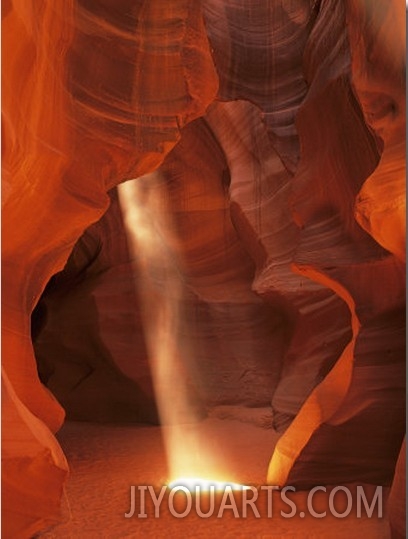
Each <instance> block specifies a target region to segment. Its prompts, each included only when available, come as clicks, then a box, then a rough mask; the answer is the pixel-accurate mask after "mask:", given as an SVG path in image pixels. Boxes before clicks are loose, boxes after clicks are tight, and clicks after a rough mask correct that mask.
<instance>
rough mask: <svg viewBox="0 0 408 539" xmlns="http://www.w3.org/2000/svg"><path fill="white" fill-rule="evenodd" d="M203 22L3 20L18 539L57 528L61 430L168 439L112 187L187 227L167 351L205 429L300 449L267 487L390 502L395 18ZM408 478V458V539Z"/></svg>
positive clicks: (398, 246)
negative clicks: (135, 192)
mask: <svg viewBox="0 0 408 539" xmlns="http://www.w3.org/2000/svg"><path fill="white" fill-rule="evenodd" d="M201 4H202V5H200V3H199V2H195V1H193V0H191V1H190V0H175V1H173V2H171V3H169V2H167V1H165V0H159V1H157V2H148V1H143V0H138V1H135V0H121V1H120V2H118V1H115V2H113V1H110V0H103V1H101V2H91V1H88V0H67V1H64V2H58V1H56V0H40V1H34V0H33V1H32V2H27V1H24V2H23V1H21V0H13V1H9V2H4V5H3V21H4V22H3V40H4V41H3V50H7V53H6V54H5V55H4V59H3V67H4V76H3V132H4V149H3V226H4V234H3V401H4V402H3V430H2V437H3V495H4V504H3V507H4V512H5V514H4V518H3V533H4V535H5V537H19V538H21V537H30V536H32V535H33V534H35V533H36V532H38V531H40V530H42V529H43V528H45V527H46V526H48V525H50V524H52V523H54V522H55V521H56V520H57V519H58V511H59V502H60V497H61V493H62V486H63V483H64V481H65V478H66V475H67V469H68V467H67V463H66V461H65V458H64V456H63V454H62V452H61V450H60V448H59V446H58V443H57V442H56V440H55V438H54V433H55V432H56V431H57V430H58V429H59V427H60V426H61V424H62V422H63V419H64V413H65V412H66V414H67V416H68V417H70V418H73V419H80V420H91V421H100V422H103V421H116V422H120V421H145V422H158V421H159V418H158V417H157V411H156V404H155V396H154V394H153V390H152V380H151V373H150V368H149V362H148V357H147V352H146V344H145V341H146V339H145V329H146V328H144V327H143V320H145V319H146V312H143V308H142V307H141V305H142V302H141V301H140V298H139V297H138V293H137V284H138V283H139V284H140V276H139V275H138V272H137V269H136V268H137V264H138V263H140V260H143V252H138V251H136V252H134V251H132V250H131V249H130V248H129V245H128V239H127V236H126V231H125V228H124V218H126V215H124V212H123V208H121V207H120V204H119V202H118V197H117V192H116V188H115V186H116V185H117V184H119V183H121V182H124V181H128V180H131V181H132V182H133V184H137V185H145V186H148V189H149V190H150V192H153V193H154V196H155V197H156V199H157V204H158V207H159V210H160V211H161V212H162V214H163V215H165V216H166V218H167V222H168V223H169V225H168V226H167V228H166V229H165V230H164V231H163V236H162V238H161V239H162V242H163V244H164V245H166V248H167V249H168V250H169V253H170V254H171V256H172V257H173V258H172V260H173V264H174V265H175V267H176V270H177V274H178V280H179V283H181V286H182V294H180V296H179V298H178V302H179V303H178V305H177V309H178V312H180V313H181V320H182V323H181V324H180V325H179V329H178V330H177V334H176V335H174V336H172V337H173V339H174V340H175V341H176V342H177V343H178V345H179V348H180V350H187V351H188V353H186V354H184V356H183V357H182V360H183V362H184V368H185V373H186V379H187V382H188V391H189V392H190V393H191V395H192V401H193V405H194V406H196V407H197V409H198V410H199V411H200V413H201V414H203V415H205V414H206V413H207V412H209V413H210V415H216V413H221V412H220V410H222V413H227V412H226V410H230V409H233V410H235V412H234V413H238V415H239V414H241V415H242V417H245V418H246V417H249V416H251V417H261V415H262V417H266V418H267V419H266V420H263V424H264V425H265V426H269V427H271V426H273V427H274V428H275V429H276V430H277V431H279V432H281V433H282V436H281V438H280V439H279V441H278V444H277V446H276V449H275V450H274V452H273V455H271V457H272V458H271V462H270V466H269V470H268V471H267V470H265V477H266V476H267V480H268V481H269V482H270V483H272V484H279V485H283V484H290V485H297V486H300V487H304V488H308V487H310V486H312V485H316V484H321V485H323V484H345V483H346V482H359V481H360V482H367V483H373V484H390V483H391V481H392V478H393V475H394V469H395V466H396V462H397V458H398V454H399V452H400V448H401V443H402V439H403V437H404V432H405V401H404V395H405V376H404V375H405V332H404V328H405V312H404V305H405V265H404V260H405V221H404V215H405V199H404V195H405V184H404V174H403V173H404V170H405V156H404V151H403V149H402V148H403V143H404V142H405V101H404V94H405V86H404V84H405V83H404V80H405V79H404V77H403V75H404V68H405V66H404V64H405V60H404V56H403V54H402V44H403V42H404V41H405V39H404V37H405V36H404V28H403V27H402V26H401V24H400V20H401V17H402V16H403V14H402V8H401V5H400V3H398V2H397V1H395V2H394V1H392V2H388V1H386V0H381V1H378V2H376V3H373V2H369V1H365V0H349V1H347V2H338V1H337V0H321V1H312V0H295V1H293V2H285V1H283V0H279V1H267V2H253V1H252V0H223V1H217V2H216V1H214V0H203V2H202V3H201ZM218 81H219V87H218ZM217 92H218V93H217ZM152 172H154V174H152ZM138 182H139V183H138ZM129 192H131V190H129ZM153 269H154V272H152V275H151V280H152V282H154V283H155V284H156V285H157V286H158V287H161V290H163V289H164V288H163V287H165V286H166V283H165V282H164V281H163V275H164V273H163V272H161V271H160V268H159V267H158V268H153ZM164 290H165V289H164ZM34 309H35V310H34ZM34 350H35V356H36V357H34ZM244 407H251V408H253V409H257V410H259V411H260V412H259V413H258V414H257V412H252V411H251V413H248V412H247V411H245V410H244ZM216 410H218V412H216ZM240 410H241V412H240ZM265 410H266V412H265ZM265 413H266V415H264V414H265ZM401 454H402V453H401ZM402 470H403V458H402V456H401V457H400V458H399V460H398V465H397V473H396V476H395V480H394V482H393V486H392V490H391V498H390V518H391V520H392V522H391V524H392V528H393V529H394V530H395V532H396V533H399V534H401V533H403V518H402V516H403V515H402V511H401V507H400V504H399V502H398V500H399V493H400V492H401V485H402V481H401V476H402V473H403V472H402ZM22 507H24V508H25V509H24V510H23V511H22V509H21V508H22Z"/></svg>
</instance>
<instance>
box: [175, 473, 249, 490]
mask: <svg viewBox="0 0 408 539" xmlns="http://www.w3.org/2000/svg"><path fill="white" fill-rule="evenodd" d="M176 487H185V488H187V490H189V491H190V492H197V491H198V492H210V491H214V492H224V491H225V490H226V489H227V487H229V489H230V490H250V487H247V486H246V485H240V484H239V483H231V482H230V481H214V479H204V478H201V477H179V478H177V479H175V480H173V481H171V482H170V483H169V484H168V488H169V489H174V488H176Z"/></svg>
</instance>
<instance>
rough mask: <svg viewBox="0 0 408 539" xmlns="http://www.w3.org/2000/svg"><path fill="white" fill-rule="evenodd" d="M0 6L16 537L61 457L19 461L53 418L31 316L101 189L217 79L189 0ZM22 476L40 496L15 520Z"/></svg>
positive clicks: (10, 492)
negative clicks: (35, 352) (14, 414)
mask: <svg viewBox="0 0 408 539" xmlns="http://www.w3.org/2000/svg"><path fill="white" fill-rule="evenodd" d="M3 15H4V19H3V36H2V38H3V50H7V51H8V52H7V54H6V55H5V56H4V63H3V70H4V78H3V117H4V139H5V146H4V154H3V165H4V172H3V186H4V190H3V226H4V230H5V231H6V232H5V234H4V235H3V272H2V275H3V340H2V343H3V368H4V371H5V373H6V374H7V378H8V380H9V381H10V391H11V390H12V391H13V395H14V397H13V399H12V402H13V403H14V406H15V407H17V408H18V410H20V420H19V423H17V422H16V426H17V425H18V424H19V425H21V428H20V430H19V431H18V432H19V436H18V442H15V439H16V431H15V430H14V429H13V430H11V429H9V430H4V431H3V451H4V465H3V480H4V488H3V495H4V497H5V499H6V500H8V502H7V503H8V504H9V505H7V506H6V509H7V518H5V519H4V530H3V531H4V533H5V536H7V537H17V536H18V537H23V536H28V535H29V531H28V530H31V531H32V530H33V529H39V528H41V527H42V526H43V525H44V524H45V523H48V522H49V521H51V519H53V518H55V513H56V503H55V501H56V494H55V491H56V489H59V490H60V489H61V483H62V477H61V473H60V472H58V473H53V472H52V471H50V472H49V473H45V472H41V470H44V467H45V466H49V464H48V463H49V462H50V461H51V462H52V463H53V466H55V467H56V466H62V465H61V463H60V462H59V461H58V462H57V457H56V456H55V452H56V448H55V446H56V442H55V440H54V438H53V437H52V434H51V432H49V434H48V435H47V437H46V438H45V437H44V439H43V442H42V443H41V444H38V443H37V442H36V443H37V446H35V445H34V447H36V448H37V451H36V453H35V455H36V460H35V462H36V465H35V466H30V463H29V462H28V461H27V454H26V451H28V448H29V446H30V444H31V445H32V444H34V440H35V439H36V435H37V431H38V428H39V427H37V425H38V421H40V424H41V425H47V426H48V427H49V428H50V429H51V431H54V432H55V431H56V430H57V429H58V428H59V426H60V425H61V423H62V421H63V417H64V412H63V409H62V408H61V406H60V405H59V404H58V403H57V402H56V400H55V399H54V398H53V397H52V395H51V393H50V392H49V391H47V390H46V389H45V387H44V386H43V385H42V384H41V383H40V381H39V378H38V375H37V369H36V363H35V359H34V355H33V349H32V344H31V339H30V315H31V312H32V310H33V308H34V306H35V305H36V303H37V301H38V299H39V297H40V294H41V293H42V291H43V289H44V287H45V285H46V284H47V282H48V280H49V279H50V277H51V276H52V275H53V274H54V273H56V272H57V271H58V270H60V269H62V268H63V266H64V264H65V262H66V260H67V258H68V255H69V254H70V252H71V250H72V248H73V246H74V244H75V242H76V240H77V239H78V238H79V236H80V235H81V234H82V232H83V231H84V229H85V228H86V227H87V226H88V225H89V224H90V223H92V222H95V221H97V220H98V219H99V218H100V217H101V216H102V215H103V213H104V212H105V211H106V209H107V207H108V205H109V198H108V196H107V195H106V190H107V189H109V188H111V187H112V186H114V185H115V184H117V183H118V182H120V181H123V180H124V179H126V178H131V177H137V176H140V175H142V174H144V173H145V172H148V171H150V170H153V169H154V168H156V167H157V166H159V165H160V163H161V162H162V160H163V158H164V156H165V154H166V153H167V152H168V151H169V150H170V149H171V148H172V146H174V144H175V143H176V141H177V139H178V138H179V130H180V129H181V128H182V127H183V125H184V124H185V123H186V122H188V121H190V120H192V119H193V118H195V117H197V116H199V115H200V114H202V113H203V112H204V110H205V108H206V106H207V105H208V104H209V103H210V102H211V101H212V99H213V98H214V96H215V92H216V89H217V77H216V74H215V70H214V66H213V63H212V60H211V56H210V50H209V45H208V41H207V36H206V34H205V31H204V25H203V20H202V16H201V12H200V8H199V5H198V4H197V3H196V2H193V1H191V2H176V3H173V4H172V5H171V6H170V5H169V4H168V2H166V1H163V2H155V3H150V2H143V1H140V2H135V1H134V0H131V1H122V2H120V3H118V2H109V1H106V2H98V3H97V4H95V3H94V2H87V1H73V0H68V1H67V2H62V3H61V2H58V1H57V2H56V1H55V0H40V1H38V2H37V1H35V2H26V1H19V0H15V1H13V2H9V3H7V4H5V6H4V10H3ZM7 387H8V386H7ZM6 391H7V388H6ZM6 391H5V392H6ZM10 398H11V396H10ZM22 407H24V409H26V408H27V409H28V410H29V412H30V413H29V414H24V415H22V414H23V412H22V409H23V408H22ZM6 410H7V409H5V413H4V417H5V421H7V419H6V418H7V415H6V414H7V411H6ZM34 416H35V418H37V419H33V417H34ZM44 428H45V427H44ZM16 443H17V445H18V449H17V448H15V444H16ZM8 448H9V449H8ZM64 469H65V470H66V466H65V468H64ZM34 478H35V479H34ZM34 480H35V483H36V489H37V491H41V492H43V497H44V501H43V503H40V502H39V503H38V504H35V503H33V504H30V511H29V512H27V514H23V515H21V507H22V506H27V505H28V500H29V499H30V497H31V496H32V484H33V482H34ZM49 482H51V484H52V487H53V488H49V487H48V486H47V484H48V483H49Z"/></svg>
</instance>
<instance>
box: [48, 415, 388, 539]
mask: <svg viewBox="0 0 408 539" xmlns="http://www.w3.org/2000/svg"><path fill="white" fill-rule="evenodd" d="M200 428H201V429H202V433H204V437H205V438H207V439H208V440H209V443H210V444H212V446H213V447H214V448H217V447H218V451H222V453H223V455H224V457H225V459H226V460H225V462H227V463H228V464H227V466H228V468H229V470H228V473H229V474H231V480H234V481H240V482H242V483H244V484H252V485H262V484H264V483H265V475H266V469H267V465H268V462H269V458H270V455H271V452H272V449H273V447H274V444H275V443H276V435H275V433H274V432H273V431H272V430H268V429H261V428H259V427H255V426H253V425H249V424H245V423H240V422H238V421H231V420H220V419H208V420H206V421H205V422H203V423H202V425H201V427H200ZM162 434H163V430H162V429H160V428H159V427H146V426H135V425H132V426H130V425H126V426H113V425H106V426H105V425H93V424H85V423H67V424H66V425H65V426H64V427H63V429H62V430H61V432H60V433H59V435H58V438H59V440H60V443H61V445H62V447H63V449H64V451H65V453H66V455H67V457H68V460H69V463H70V467H71V476H70V479H69V481H68V484H67V487H66V500H65V504H64V507H63V522H62V523H61V524H60V525H59V526H57V527H54V528H53V529H52V530H49V531H48V532H47V533H43V534H42V535H41V538H63V539H70V538H72V539H73V538H80V539H101V538H102V539H127V538H128V539H130V538H136V537H151V538H161V537H163V538H164V537H169V538H185V537H194V538H196V537H197V538H211V539H217V538H222V539H224V538H275V539H276V538H280V537H283V538H288V539H289V538H290V539H304V538H308V539H340V538H345V539H357V538H358V539H360V538H364V539H389V537H390V535H389V530H388V522H387V520H386V518H381V519H378V518H371V519H370V518H367V517H363V518H359V519H357V518H356V516H355V511H354V510H353V511H352V512H351V513H350V515H348V516H347V517H346V518H343V519H339V518H335V517H334V516H332V515H329V514H328V516H326V517H324V518H321V519H317V518H314V517H313V516H311V515H310V514H306V516H303V518H302V517H301V516H300V515H299V512H300V510H301V509H302V508H306V502H305V500H306V494H307V493H304V492H303V493H302V492H296V493H293V494H292V493H291V494H290V496H289V497H290V498H291V499H292V500H293V501H294V502H296V504H297V506H298V508H299V510H298V512H297V515H296V516H295V517H293V518H283V517H282V516H281V515H280V509H283V510H284V511H285V512H288V511H290V507H288V506H284V507H282V506H280V505H279V503H280V502H279V500H278V503H277V505H276V500H275V498H273V501H274V506H273V515H272V518H268V517H267V511H266V507H267V506H266V505H263V503H264V502H265V503H266V492H265V493H264V499H263V501H262V503H261V501H259V503H258V502H257V507H258V508H259V511H260V514H261V518H255V516H253V514H252V512H251V511H248V517H247V518H242V511H241V509H239V518H234V515H233V511H232V510H225V511H224V513H223V517H222V518H216V514H217V510H218V508H219V506H220V505H219V504H220V500H219V499H218V496H217V497H216V504H215V508H216V510H215V512H214V515H213V516H212V517H210V518H208V519H204V518H199V517H198V516H197V514H196V512H195V511H194V510H192V511H191V512H190V514H189V515H188V516H187V517H185V518H176V517H175V516H173V515H172V514H171V513H170V511H169V509H168V503H167V502H168V498H167V497H165V498H164V501H163V503H162V504H161V514H160V518H155V517H154V510H153V509H154V508H153V505H152V504H150V505H149V503H147V504H146V513H147V515H148V516H147V518H143V519H142V518H138V517H137V513H136V514H135V515H134V516H133V517H131V518H125V516H124V514H125V513H126V512H128V511H129V508H130V487H131V485H135V486H136V487H137V486H139V485H155V486H156V487H155V490H156V491H159V490H160V487H161V486H162V485H163V484H166V482H167V479H168V475H167V474H168V472H167V463H166V458H165V451H164V447H163V438H162ZM137 493H139V491H137ZM275 494H277V493H274V495H275ZM179 495H180V496H183V493H179ZM239 496H242V494H239V495H238V496H237V498H236V501H237V507H241V506H240V505H239V501H240V499H239ZM322 496H325V495H324V494H323V493H322ZM175 499H177V498H175ZM316 499H317V500H318V501H321V502H322V503H321V504H320V506H319V507H316V511H321V510H322V509H321V507H322V506H323V505H325V503H326V502H327V500H324V499H323V498H319V497H318V496H317V497H316ZM184 500H185V499H184ZM138 504H139V498H137V505H136V508H137V512H138V510H139V505H138ZM326 505H327V504H326ZM178 510H179V512H181V511H182V509H178ZM203 510H205V507H204V505H203ZM339 511H340V509H339Z"/></svg>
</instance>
